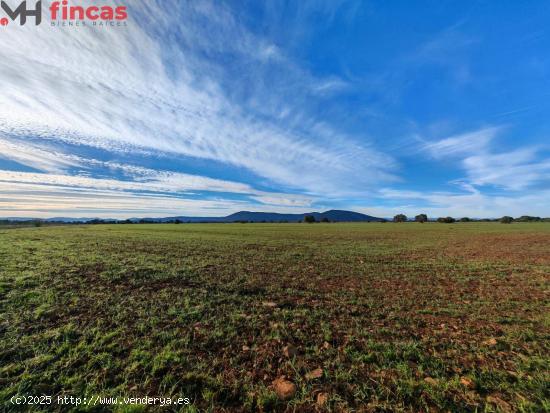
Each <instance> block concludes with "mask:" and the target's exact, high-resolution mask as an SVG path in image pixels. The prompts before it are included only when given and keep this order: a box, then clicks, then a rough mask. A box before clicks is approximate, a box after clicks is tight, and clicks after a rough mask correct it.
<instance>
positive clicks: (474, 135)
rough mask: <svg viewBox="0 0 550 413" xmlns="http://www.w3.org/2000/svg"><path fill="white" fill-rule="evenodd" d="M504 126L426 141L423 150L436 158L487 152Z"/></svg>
mask: <svg viewBox="0 0 550 413" xmlns="http://www.w3.org/2000/svg"><path fill="white" fill-rule="evenodd" d="M501 129H502V128H499V127H489V128H483V129H479V130H477V131H473V132H467V133H463V134H459V135H454V136H450V137H448V138H444V139H441V140H439V141H436V142H425V143H424V145H423V150H425V151H428V153H429V154H430V155H431V156H432V157H434V158H436V159H442V158H447V157H457V156H464V155H476V154H479V153H481V152H485V151H486V150H487V148H488V147H489V144H490V143H491V142H492V140H493V139H494V138H495V137H496V136H497V134H498V132H499V131H500V130H501Z"/></svg>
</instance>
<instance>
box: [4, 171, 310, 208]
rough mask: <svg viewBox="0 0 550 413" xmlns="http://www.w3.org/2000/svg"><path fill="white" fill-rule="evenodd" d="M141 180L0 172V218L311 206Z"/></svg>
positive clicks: (287, 198)
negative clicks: (203, 192) (203, 193)
mask: <svg viewBox="0 0 550 413" xmlns="http://www.w3.org/2000/svg"><path fill="white" fill-rule="evenodd" d="M140 173H141V172H138V173H137V175H138V176H139V174H140ZM144 176H147V178H143V181H123V180H116V179H98V178H91V177H87V176H68V175H56V174H51V173H50V174H43V173H32V172H13V171H0V216H33V217H34V216H45V215H46V216H50V217H51V216H55V215H59V214H63V215H66V216H71V217H78V216H83V214H84V215H88V216H89V215H92V216H97V217H116V218H128V217H129V216H132V215H136V214H138V215H139V216H147V217H150V216H163V215H184V214H185V215H198V216H212V215H214V216H217V215H220V214H229V213H232V212H236V211H238V210H241V209H247V210H250V211H262V210H265V208H266V206H268V207H269V209H270V210H272V211H275V212H291V211H292V212H301V209H300V208H302V207H304V206H306V205H309V204H310V203H311V202H312V198H306V197H304V196H299V195H298V196H294V195H292V194H283V193H269V192H262V191H256V190H253V189H251V188H249V187H245V186H241V187H239V186H237V187H236V186H235V184H234V183H231V182H226V181H215V180H209V179H208V178H204V177H198V176H188V175H185V174H178V173H173V174H172V173H165V174H163V173H158V172H155V173H152V172H151V173H148V172H147V173H145V174H142V177H144ZM196 190H207V191H216V190H218V191H222V192H229V191H235V192H236V193H241V194H244V195H250V197H243V198H242V199H227V198H225V199H224V197H223V196H218V197H209V198H201V199H197V198H196V197H194V195H195V194H194V193H193V192H189V191H196ZM297 208H298V209H297Z"/></svg>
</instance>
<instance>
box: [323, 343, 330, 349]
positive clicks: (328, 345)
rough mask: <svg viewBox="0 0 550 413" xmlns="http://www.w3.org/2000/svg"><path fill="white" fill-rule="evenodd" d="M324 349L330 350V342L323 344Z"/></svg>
mask: <svg viewBox="0 0 550 413" xmlns="http://www.w3.org/2000/svg"><path fill="white" fill-rule="evenodd" d="M323 348H324V349H325V350H328V349H329V348H330V343H329V342H328V341H325V342H324V343H323Z"/></svg>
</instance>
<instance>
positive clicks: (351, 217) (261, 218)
mask: <svg viewBox="0 0 550 413" xmlns="http://www.w3.org/2000/svg"><path fill="white" fill-rule="evenodd" d="M306 215H312V216H314V217H315V220H316V221H321V220H322V219H323V218H327V219H328V220H329V221H331V222H371V221H381V218H376V217H372V216H370V215H365V214H360V213H359V212H353V211H339V210H334V209H333V210H330V211H326V212H307V213H303V214H279V213H276V212H251V211H239V212H235V213H234V214H231V215H228V216H226V217H185V216H180V217H169V218H157V219H155V218H150V219H145V221H151V222H159V221H160V222H166V221H173V220H176V219H178V220H180V221H182V222H244V221H246V222H284V221H287V222H298V221H303V220H304V217H305V216H306ZM133 220H134V219H133Z"/></svg>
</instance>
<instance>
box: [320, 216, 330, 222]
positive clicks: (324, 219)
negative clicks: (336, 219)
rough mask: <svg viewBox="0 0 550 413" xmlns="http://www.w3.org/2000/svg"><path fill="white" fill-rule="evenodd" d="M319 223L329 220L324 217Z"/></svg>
mask: <svg viewBox="0 0 550 413" xmlns="http://www.w3.org/2000/svg"><path fill="white" fill-rule="evenodd" d="M321 222H330V219H328V218H327V217H324V218H323V219H322V220H321Z"/></svg>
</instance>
